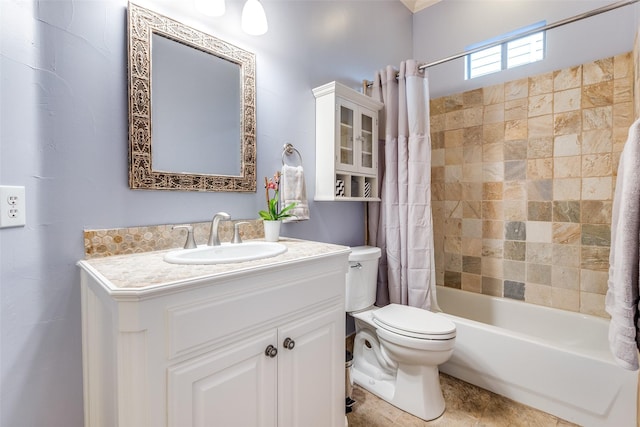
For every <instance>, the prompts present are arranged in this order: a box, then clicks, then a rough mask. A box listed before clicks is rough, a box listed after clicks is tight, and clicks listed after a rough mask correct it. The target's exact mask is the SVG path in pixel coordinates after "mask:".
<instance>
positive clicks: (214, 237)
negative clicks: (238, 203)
mask: <svg viewBox="0 0 640 427" xmlns="http://www.w3.org/2000/svg"><path fill="white" fill-rule="evenodd" d="M223 219H225V220H229V219H231V215H229V214H228V213H226V212H218V213H217V214H215V215H214V216H213V219H212V220H211V232H210V233H209V241H208V242H207V245H209V246H220V238H219V237H218V223H219V222H220V220H223Z"/></svg>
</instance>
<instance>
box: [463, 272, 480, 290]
mask: <svg viewBox="0 0 640 427" xmlns="http://www.w3.org/2000/svg"><path fill="white" fill-rule="evenodd" d="M462 290H464V291H469V292H476V293H482V276H480V275H479V274H469V273H462Z"/></svg>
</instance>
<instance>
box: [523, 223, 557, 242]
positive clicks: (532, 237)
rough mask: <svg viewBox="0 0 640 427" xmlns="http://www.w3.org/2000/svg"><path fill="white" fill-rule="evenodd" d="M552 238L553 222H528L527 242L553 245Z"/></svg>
mask: <svg viewBox="0 0 640 427" xmlns="http://www.w3.org/2000/svg"><path fill="white" fill-rule="evenodd" d="M552 236H553V232H552V227H551V222H547V221H527V242H546V243H551V241H552Z"/></svg>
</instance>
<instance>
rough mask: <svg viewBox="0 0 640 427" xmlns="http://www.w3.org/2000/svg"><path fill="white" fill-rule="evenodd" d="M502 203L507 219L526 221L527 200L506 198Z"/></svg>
mask: <svg viewBox="0 0 640 427" xmlns="http://www.w3.org/2000/svg"><path fill="white" fill-rule="evenodd" d="M502 204H503V208H504V219H505V220H508V221H525V220H526V219H527V202H526V201H525V200H505V201H503V202H502Z"/></svg>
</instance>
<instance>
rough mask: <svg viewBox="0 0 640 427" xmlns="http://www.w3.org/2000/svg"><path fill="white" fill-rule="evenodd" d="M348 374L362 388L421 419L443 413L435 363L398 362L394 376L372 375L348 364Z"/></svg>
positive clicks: (442, 402)
mask: <svg viewBox="0 0 640 427" xmlns="http://www.w3.org/2000/svg"><path fill="white" fill-rule="evenodd" d="M351 369H352V370H351V378H352V379H353V382H354V383H356V384H358V385H359V386H360V387H362V388H364V389H365V390H367V391H369V392H371V393H373V394H375V395H376V396H378V397H379V398H381V399H383V400H385V401H387V402H389V403H390V404H392V405H393V406H395V407H397V408H399V409H402V410H403V411H405V412H408V413H410V414H412V415H415V416H416V417H419V418H422V419H423V420H425V421H430V420H433V419H436V418H438V417H439V416H441V415H442V414H443V413H444V410H445V402H444V397H443V396H442V390H441V389H440V376H439V372H438V368H437V367H435V366H415V365H405V366H402V365H401V366H399V367H398V371H397V375H396V378H394V379H375V378H372V377H371V376H369V375H367V374H365V373H363V372H361V371H359V370H358V369H357V368H356V367H355V366H354V367H352V368H351Z"/></svg>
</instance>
